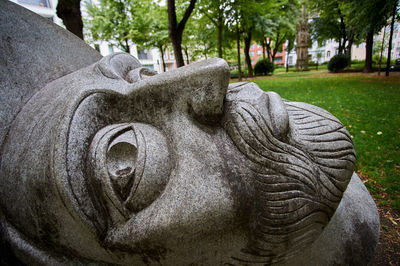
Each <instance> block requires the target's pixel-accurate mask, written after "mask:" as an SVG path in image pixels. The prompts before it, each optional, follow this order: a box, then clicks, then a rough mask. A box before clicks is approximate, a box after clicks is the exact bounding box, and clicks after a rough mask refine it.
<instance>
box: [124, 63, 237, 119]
mask: <svg viewBox="0 0 400 266" xmlns="http://www.w3.org/2000/svg"><path fill="white" fill-rule="evenodd" d="M228 85H229V66H228V64H227V63H226V62H225V61H224V60H223V59H219V58H214V59H209V60H203V61H200V62H196V63H192V64H190V65H188V66H185V67H181V68H178V69H175V70H172V71H168V72H165V73H161V74H158V75H156V76H153V77H149V78H147V79H145V80H142V81H139V82H137V83H136V84H134V85H133V86H132V87H131V92H130V93H131V95H143V94H145V95H147V96H149V97H143V98H150V99H153V98H154V97H159V98H161V101H158V102H162V103H166V104H168V105H169V107H172V108H173V109H175V110H176V111H179V112H182V111H183V112H189V113H190V114H191V115H193V116H194V117H195V118H196V119H197V120H198V121H200V122H202V123H206V124H209V123H213V122H215V121H216V119H219V118H220V117H221V115H222V113H223V105H224V98H225V95H226V91H227V89H228Z"/></svg>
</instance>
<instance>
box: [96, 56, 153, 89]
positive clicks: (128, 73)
mask: <svg viewBox="0 0 400 266" xmlns="http://www.w3.org/2000/svg"><path fill="white" fill-rule="evenodd" d="M96 67H97V69H98V70H99V71H100V72H101V73H102V74H103V75H104V76H106V77H108V78H111V79H124V80H125V81H127V82H129V83H134V82H136V81H139V80H141V79H144V78H146V77H147V76H153V75H155V74H156V72H153V71H151V70H149V69H148V68H145V67H142V65H141V64H140V62H139V60H137V59H136V58H135V57H133V56H131V55H130V54H127V53H115V54H111V55H109V56H106V57H103V59H101V60H100V61H99V62H98V63H97V64H96Z"/></svg>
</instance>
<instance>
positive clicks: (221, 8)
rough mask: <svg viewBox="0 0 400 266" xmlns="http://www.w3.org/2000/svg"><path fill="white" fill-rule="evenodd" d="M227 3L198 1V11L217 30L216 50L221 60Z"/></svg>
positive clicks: (218, 0)
mask: <svg viewBox="0 0 400 266" xmlns="http://www.w3.org/2000/svg"><path fill="white" fill-rule="evenodd" d="M228 5H229V1H223V0H200V1H199V11H200V12H201V14H203V15H204V16H205V17H206V18H207V19H209V20H210V21H211V23H212V24H214V26H215V28H216V29H217V47H218V48H217V49H218V57H220V58H222V38H223V29H224V25H225V23H226V20H227V16H226V13H227V9H228Z"/></svg>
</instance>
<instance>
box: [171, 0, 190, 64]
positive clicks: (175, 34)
mask: <svg viewBox="0 0 400 266" xmlns="http://www.w3.org/2000/svg"><path fill="white" fill-rule="evenodd" d="M195 4H196V0H190V3H189V6H188V7H187V8H186V10H185V13H184V15H183V17H182V19H181V20H180V21H179V22H178V21H177V16H176V5H175V0H168V22H169V23H168V29H169V37H170V39H171V42H172V46H173V48H174V54H175V61H176V64H177V66H178V67H181V66H184V65H185V64H184V62H183V56H182V34H183V30H184V29H185V25H186V22H187V21H188V19H189V17H190V15H191V14H192V12H193V9H194V7H195Z"/></svg>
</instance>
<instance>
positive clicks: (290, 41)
mask: <svg viewBox="0 0 400 266" xmlns="http://www.w3.org/2000/svg"><path fill="white" fill-rule="evenodd" d="M295 39H296V34H295V33H294V34H292V35H289V36H288V45H287V48H286V51H287V54H288V56H287V59H286V72H289V54H290V52H291V51H292V50H293V48H294V40H295Z"/></svg>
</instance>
